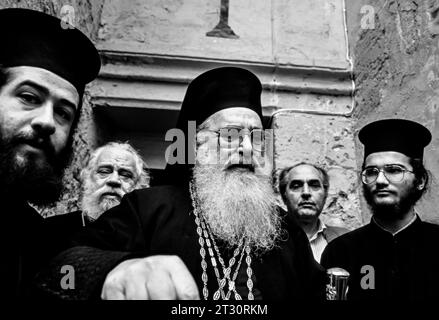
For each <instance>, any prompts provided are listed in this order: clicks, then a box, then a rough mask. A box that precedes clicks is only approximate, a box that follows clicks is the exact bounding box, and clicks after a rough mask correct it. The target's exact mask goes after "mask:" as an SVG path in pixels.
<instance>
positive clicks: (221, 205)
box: [37, 67, 324, 300]
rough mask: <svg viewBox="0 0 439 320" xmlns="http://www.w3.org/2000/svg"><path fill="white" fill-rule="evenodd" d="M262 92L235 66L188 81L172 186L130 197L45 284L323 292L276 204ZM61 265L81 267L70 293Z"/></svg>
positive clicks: (302, 240) (228, 293) (87, 288)
mask: <svg viewBox="0 0 439 320" xmlns="http://www.w3.org/2000/svg"><path fill="white" fill-rule="evenodd" d="M261 91H262V86H261V83H260V82H259V80H258V78H257V77H256V76H255V75H254V74H253V73H251V72H249V71H247V70H245V69H241V68H235V67H224V68H218V69H213V70H210V71H207V72H205V73H203V74H201V75H200V76H198V77H197V78H196V79H195V80H193V81H192V82H191V83H190V85H189V87H188V89H187V92H186V95H185V98H184V101H183V105H182V109H181V112H180V116H179V120H178V123H177V128H179V129H181V130H182V131H183V132H185V133H186V138H187V144H188V148H187V149H186V150H185V151H186V152H185V155H184V158H186V162H185V163H180V164H175V165H173V166H170V167H169V170H168V173H169V174H172V177H173V178H174V180H175V181H176V185H174V186H161V187H153V188H149V189H145V190H138V191H134V192H132V193H130V194H128V195H126V196H125V197H124V198H123V199H122V202H121V204H120V205H119V206H117V207H115V208H113V209H111V210H110V211H108V212H106V213H105V214H104V215H103V216H102V217H101V218H100V219H98V220H97V221H96V222H95V223H93V224H91V225H89V226H88V227H87V228H86V229H85V230H84V231H83V232H82V233H81V234H79V235H78V237H77V239H75V241H74V244H75V245H76V247H73V248H71V249H69V250H67V251H65V252H63V253H62V254H60V255H59V256H58V257H57V258H56V259H54V260H53V261H52V263H51V265H50V266H49V267H48V268H47V269H45V270H44V271H43V272H42V273H41V274H40V275H39V276H38V278H37V283H38V287H39V288H40V289H41V290H43V291H44V292H46V293H49V294H51V295H55V296H57V297H61V298H67V299H88V298H99V297H100V298H102V299H200V298H201V299H206V300H207V299H209V300H210V299H215V300H217V299H235V300H240V299H249V300H253V299H271V300H280V299H308V298H317V297H319V298H321V297H323V295H324V286H323V278H322V270H321V269H320V268H319V266H318V265H317V263H316V262H315V260H314V259H313V256H312V252H311V250H310V247H309V243H308V241H307V239H306V235H305V234H304V232H303V231H302V230H301V229H300V227H299V226H298V225H297V224H296V223H295V222H294V221H293V220H292V219H289V218H288V216H287V215H286V213H285V212H280V211H279V209H278V207H277V206H276V196H275V193H274V191H273V188H272V185H271V181H270V178H269V176H270V175H269V173H270V171H271V164H270V162H269V161H268V159H267V150H266V145H265V141H264V140H265V135H263V133H264V132H263V125H262V108H261V102H260V97H261ZM190 121H195V122H196V125H197V132H196V137H193V136H192V137H191V136H190V135H188V134H189V132H190V127H191V123H189V122H190ZM194 138H196V139H194ZM194 144H195V145H196V155H195V159H196V164H195V166H193V167H192V165H190V162H189V163H188V162H187V161H188V160H189V159H190V157H191V155H190V152H189V151H191V148H192V146H193V145H194ZM64 264H69V265H72V266H73V267H74V269H75V270H77V271H76V273H75V277H76V278H75V280H76V281H75V284H76V286H75V290H70V291H69V290H62V288H60V286H59V277H54V274H55V273H56V270H58V268H59V267H60V266H61V265H64ZM91 275H93V277H92V276H91Z"/></svg>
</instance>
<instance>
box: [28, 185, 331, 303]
mask: <svg viewBox="0 0 439 320" xmlns="http://www.w3.org/2000/svg"><path fill="white" fill-rule="evenodd" d="M192 209H193V208H192V203H191V199H190V195H189V192H188V188H181V187H174V186H161V187H153V188H149V189H143V190H137V191H134V192H132V193H130V194H127V195H126V196H125V197H124V198H123V199H122V202H121V204H120V205H119V206H117V207H115V208H113V209H111V210H109V211H107V212H105V213H104V214H103V215H102V216H101V217H100V218H99V219H98V220H97V221H95V222H94V223H93V224H90V225H88V226H87V227H86V228H84V230H83V231H82V232H80V233H79V234H78V235H77V237H76V238H75V240H74V241H73V245H74V247H72V248H70V249H68V250H66V251H64V252H62V253H61V254H60V255H58V256H57V257H56V258H55V259H54V260H52V262H51V264H50V265H49V266H48V267H46V268H44V269H43V270H42V272H41V273H40V274H39V275H38V277H37V279H36V287H37V288H38V290H39V291H40V293H42V294H44V295H48V296H50V297H58V298H64V299H93V298H99V295H100V292H101V288H102V284H103V281H104V279H105V277H106V275H107V273H108V272H109V271H111V269H112V268H114V267H115V266H116V265H117V264H118V263H120V262H121V261H123V260H125V259H128V258H133V257H146V256H152V255H177V256H178V257H180V258H181V259H182V260H183V262H184V263H185V265H186V266H187V268H188V269H189V271H190V272H191V274H192V276H193V278H194V279H195V281H196V282H197V285H198V288H199V292H200V295H201V297H202V288H203V282H202V279H201V275H202V268H201V256H200V244H199V238H198V234H197V231H196V223H195V219H194V214H193V213H192ZM283 215H284V223H283V225H284V227H285V229H286V230H287V231H288V236H285V237H284V238H285V239H284V241H280V242H279V243H278V247H276V249H273V250H272V251H271V252H269V253H266V254H264V255H263V256H261V257H259V258H255V257H253V262H252V264H251V266H252V269H253V272H254V274H255V278H256V279H255V284H254V285H255V296H257V297H259V298H263V299H269V300H282V299H313V298H314V299H322V298H323V297H324V272H323V269H322V268H321V267H320V265H318V264H317V263H316V262H315V260H314V258H313V255H312V252H311V248H310V246H309V243H308V239H307V237H306V235H305V233H304V232H303V231H302V229H300V227H299V226H298V225H297V224H296V223H295V221H294V220H293V219H290V218H288V217H287V216H286V214H285V212H283ZM223 252H224V251H223ZM229 257H230V255H227V254H226V255H225V257H223V258H224V260H225V263H227V261H228V258H229ZM206 261H207V263H208V267H207V274H208V279H209V280H208V289H209V298H210V299H212V296H213V293H214V292H215V290H216V289H217V288H218V283H217V279H216V277H215V274H214V270H213V268H212V266H211V264H210V257H209V255H208V253H206ZM62 265H71V266H73V267H74V270H75V289H74V290H64V289H62V288H61V287H60V285H59V283H60V275H59V273H57V271H58V270H59V269H60V267H61V266H62ZM241 269H242V270H244V271H243V272H244V275H245V269H246V263H245V262H244V261H243V263H242V265H241ZM238 278H241V280H242V278H243V277H242V276H241V277H238ZM244 278H245V276H244ZM246 280H247V279H246V278H245V279H244V281H243V282H244V283H241V286H240V285H239V283H238V284H237V287H238V292H239V293H240V294H241V295H242V297H243V298H244V299H245V298H246V297H247V294H248V291H247V287H246V285H245V282H246ZM238 282H240V281H239V279H238Z"/></svg>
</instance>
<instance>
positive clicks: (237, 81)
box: [177, 67, 262, 130]
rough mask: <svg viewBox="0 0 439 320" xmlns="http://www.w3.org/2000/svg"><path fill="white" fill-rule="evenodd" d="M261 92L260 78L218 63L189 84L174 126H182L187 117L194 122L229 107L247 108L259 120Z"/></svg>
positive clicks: (244, 70) (201, 121) (240, 69)
mask: <svg viewBox="0 0 439 320" xmlns="http://www.w3.org/2000/svg"><path fill="white" fill-rule="evenodd" d="M261 92H262V85H261V82H260V81H259V79H258V78H257V77H256V76H255V75H254V74H253V73H252V72H250V71H248V70H246V69H242V68H236V67H222V68H216V69H212V70H209V71H207V72H205V73H203V74H201V75H199V76H198V77H197V78H195V79H194V80H193V81H192V82H191V83H190V84H189V87H188V88H187V91H186V95H185V97H184V100H183V104H182V106H181V110H180V115H179V118H178V122H177V128H179V129H182V130H185V128H187V121H196V124H197V126H198V125H200V124H201V123H203V121H204V120H206V119H207V118H208V117H209V116H211V115H213V114H214V113H215V112H217V111H220V110H223V109H227V108H232V107H243V108H248V109H251V110H253V111H255V112H256V113H257V114H258V116H259V117H260V118H261V121H262V107H261Z"/></svg>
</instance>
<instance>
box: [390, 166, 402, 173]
mask: <svg viewBox="0 0 439 320" xmlns="http://www.w3.org/2000/svg"><path fill="white" fill-rule="evenodd" d="M403 171H404V170H403V169H402V168H401V167H398V166H391V167H386V172H387V173H390V174H397V173H401V172H403Z"/></svg>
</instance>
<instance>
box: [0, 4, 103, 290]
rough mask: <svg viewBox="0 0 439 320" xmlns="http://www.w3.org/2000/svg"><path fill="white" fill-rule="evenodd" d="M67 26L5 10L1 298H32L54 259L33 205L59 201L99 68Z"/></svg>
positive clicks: (0, 55)
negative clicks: (84, 100)
mask: <svg viewBox="0 0 439 320" xmlns="http://www.w3.org/2000/svg"><path fill="white" fill-rule="evenodd" d="M61 25H62V22H61V20H59V19H58V18H55V17H52V16H49V15H47V14H44V13H41V12H37V11H32V10H27V9H4V10H0V30H1V31H0V33H1V39H2V47H1V50H0V199H1V201H0V202H1V204H2V222H3V230H2V232H1V241H0V242H1V246H2V250H1V251H2V257H3V259H2V263H1V274H2V275H3V280H2V293H1V297H2V298H13V297H22V296H24V295H26V294H27V293H28V291H27V289H28V283H29V281H30V280H31V278H32V277H33V275H34V273H35V272H36V270H37V268H38V267H39V266H40V265H41V264H42V263H43V262H44V261H45V260H46V259H48V257H49V256H50V255H51V254H53V253H54V250H55V243H56V239H52V238H51V235H52V230H51V229H50V228H48V227H47V223H46V221H45V220H44V219H43V218H42V217H41V216H40V215H39V214H38V212H37V211H35V210H34V209H33V208H31V206H30V205H29V203H33V204H36V205H47V204H51V203H53V202H54V201H56V200H57V199H58V198H59V195H60V192H61V191H62V183H61V179H62V175H63V171H64V168H65V167H66V165H67V163H68V162H69V158H70V155H71V149H72V135H73V131H74V129H75V127H76V124H77V122H78V117H79V111H80V106H81V97H82V93H83V91H84V87H85V85H86V84H87V83H88V82H90V81H92V80H93V79H94V78H95V77H96V76H97V74H98V72H99V69H100V58H99V54H98V52H97V50H96V49H95V47H94V45H93V44H92V43H91V42H90V40H89V39H88V38H87V37H86V36H85V35H84V34H82V33H81V32H80V31H79V30H77V29H75V28H73V27H72V28H70V29H67V30H66V29H63V28H62V27H61ZM60 227H62V225H60Z"/></svg>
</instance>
